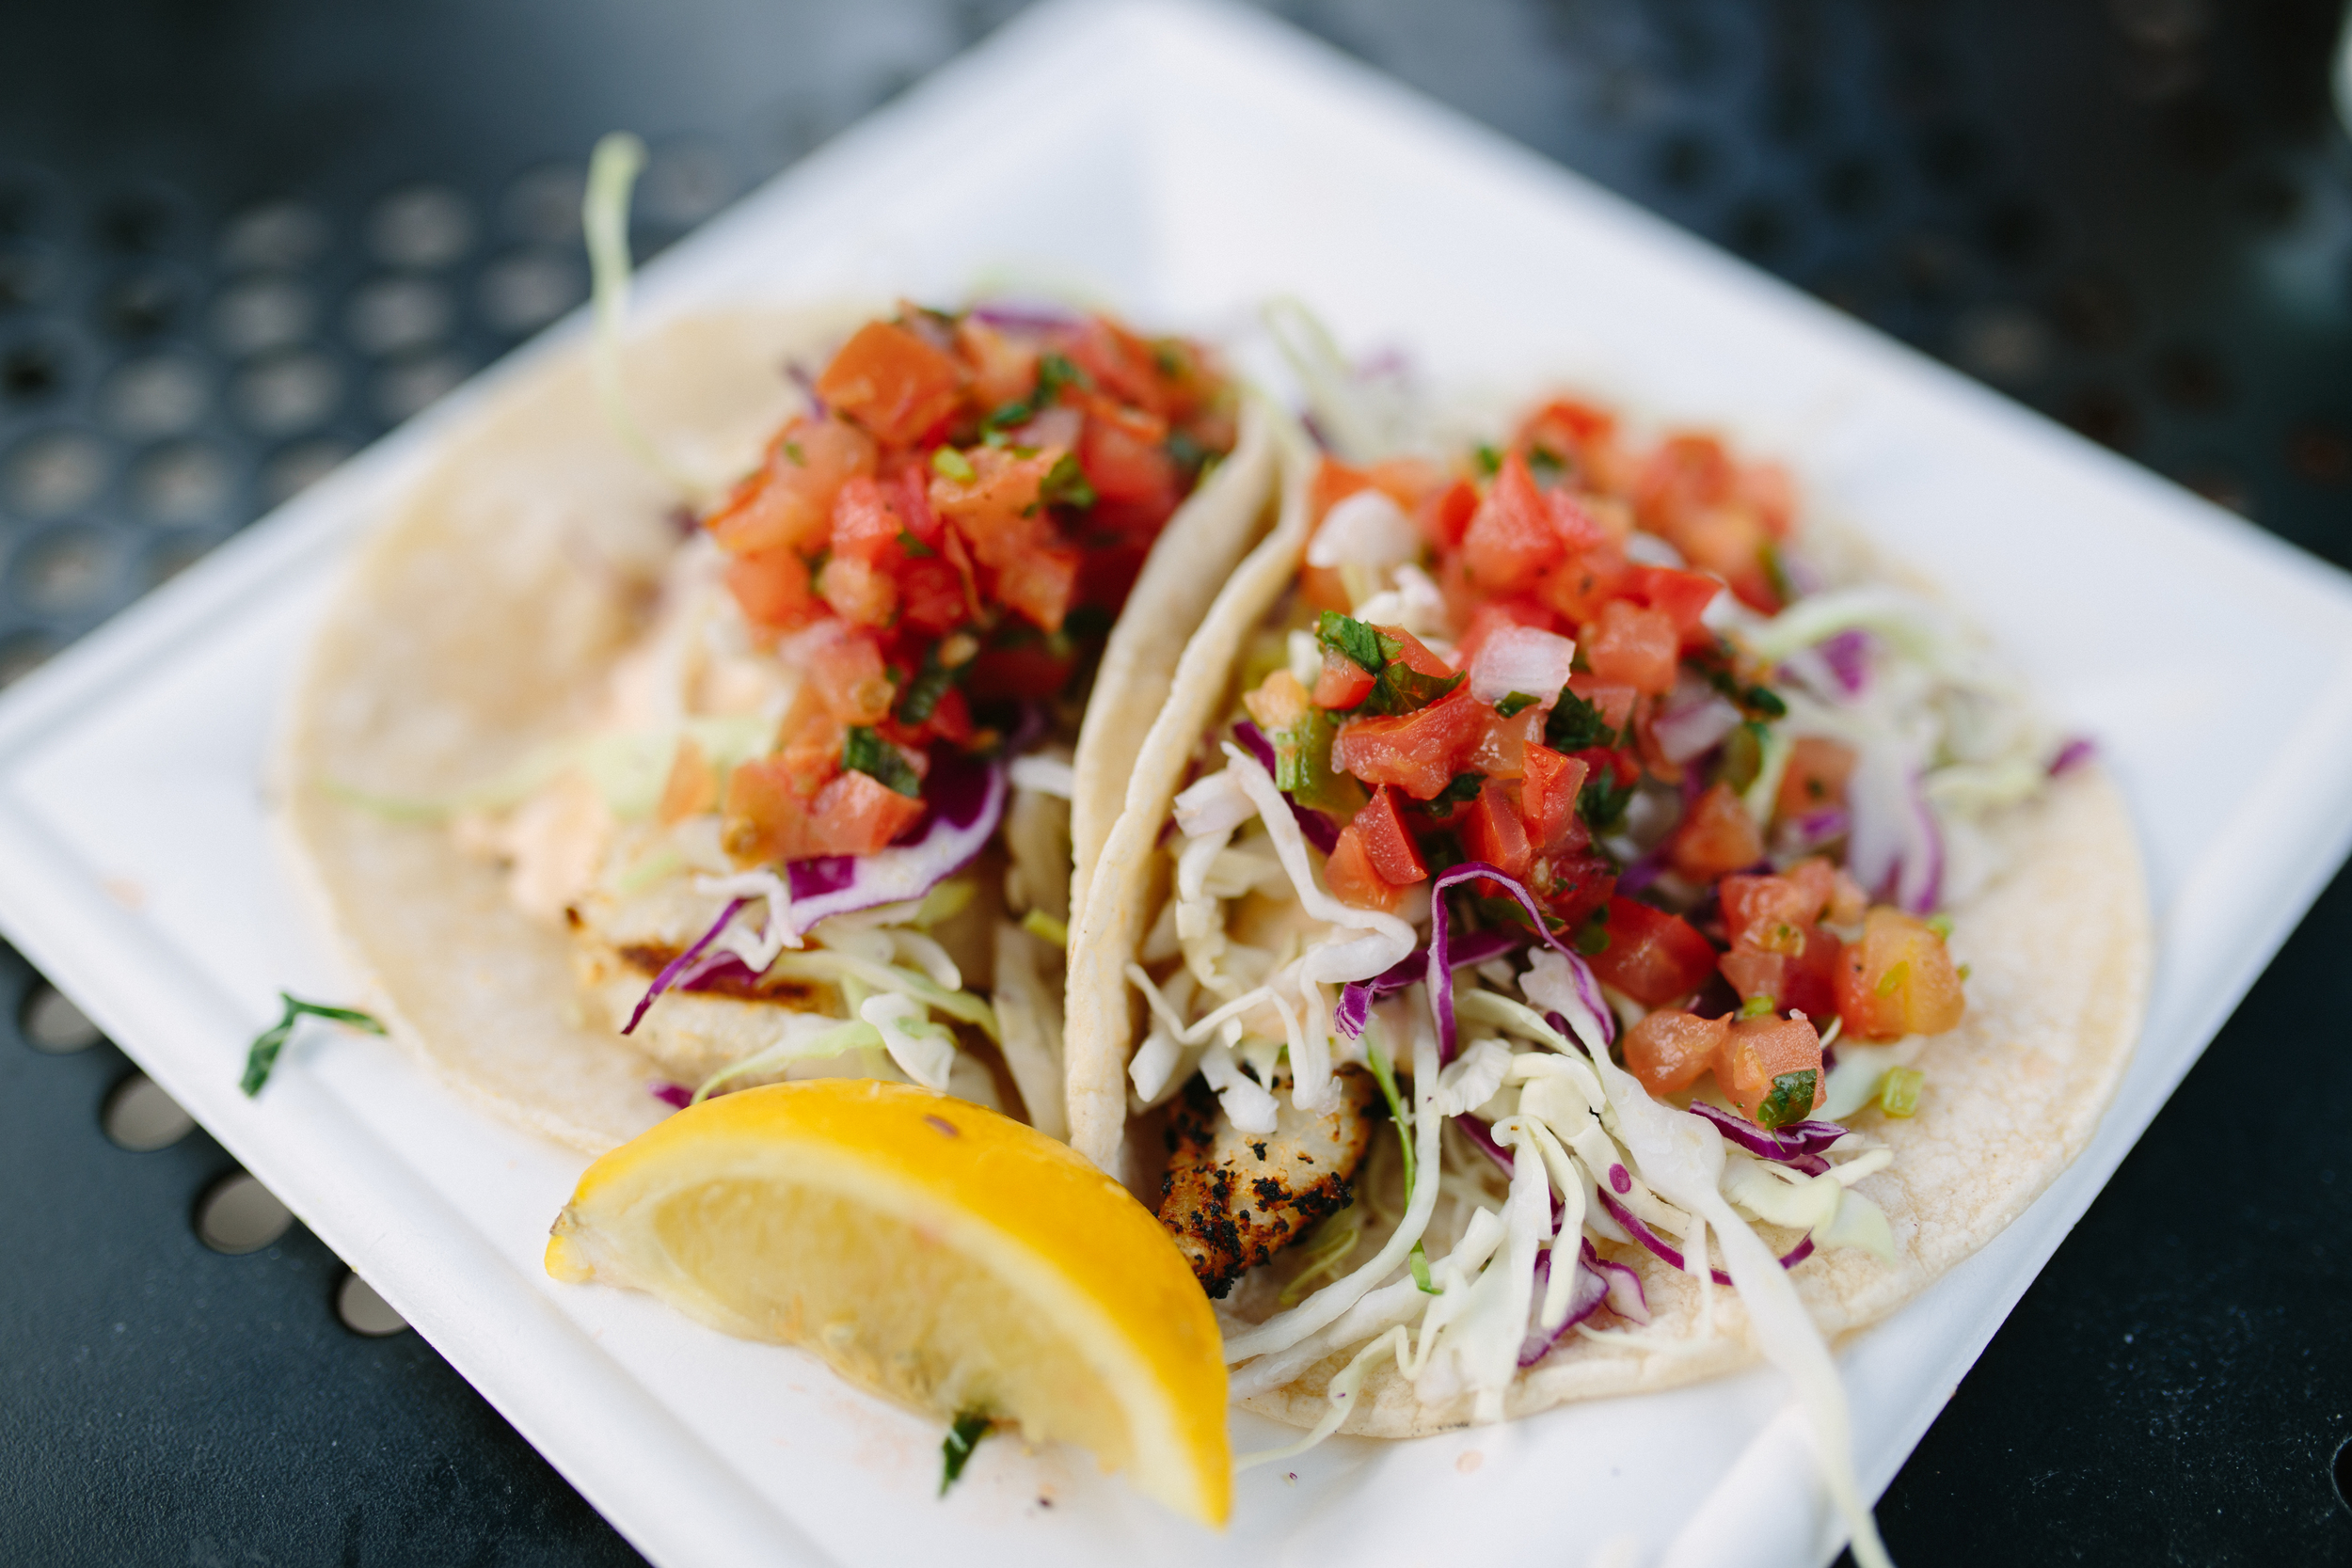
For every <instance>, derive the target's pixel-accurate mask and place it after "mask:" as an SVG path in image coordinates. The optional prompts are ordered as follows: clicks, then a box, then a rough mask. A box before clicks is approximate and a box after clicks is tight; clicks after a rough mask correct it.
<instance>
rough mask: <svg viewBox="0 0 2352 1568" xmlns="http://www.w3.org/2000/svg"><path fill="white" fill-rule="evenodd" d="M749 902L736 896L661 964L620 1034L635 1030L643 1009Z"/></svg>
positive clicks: (716, 939) (668, 986) (640, 1020)
mask: <svg viewBox="0 0 2352 1568" xmlns="http://www.w3.org/2000/svg"><path fill="white" fill-rule="evenodd" d="M750 902H751V900H750V899H748V898H738V899H737V900H735V902H733V903H731V904H729V905H728V906H727V907H726V908H725V909H723V910H722V911H719V918H718V919H716V920H714V921H712V922H711V923H710V929H709V930H707V931H705V932H704V933H703V934H702V935H701V936H698V937H696V938H695V939H694V945H693V946H691V947H690V948H688V949H687V950H686V951H685V952H683V953H680V954H679V955H678V956H677V957H676V958H672V959H671V960H670V961H669V962H668V963H666V964H663V965H662V966H661V973H660V974H657V975H655V976H654V977H653V984H652V985H650V986H647V987H646V988H645V994H644V996H641V997H639V998H638V999H637V1006H636V1007H635V1008H634V1009H633V1010H632V1011H631V1012H630V1013H629V1015H628V1022H627V1023H625V1024H623V1025H621V1033H622V1034H624V1035H627V1034H631V1033H634V1032H635V1030H636V1028H637V1025H638V1024H639V1023H640V1022H644V1017H645V1009H646V1008H647V1007H650V1006H653V1003H654V998H655V997H657V996H660V994H661V993H662V992H663V991H665V990H669V989H670V986H671V983H672V982H673V981H675V980H676V978H677V977H678V975H679V974H682V973H684V972H685V970H686V969H687V968H688V967H689V966H690V965H691V964H692V963H693V961H694V960H695V959H696V958H701V957H702V956H703V949H704V948H706V947H707V946H709V945H710V944H711V943H712V942H716V941H718V940H719V933H720V932H721V931H723V930H725V929H726V928H727V922H728V921H730V920H733V919H734V918H735V912H736V911H738V910H739V909H741V908H742V907H743V906H744V905H746V904H748V903H750Z"/></svg>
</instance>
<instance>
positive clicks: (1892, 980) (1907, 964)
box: [1870, 958, 1911, 996]
mask: <svg viewBox="0 0 2352 1568" xmlns="http://www.w3.org/2000/svg"><path fill="white" fill-rule="evenodd" d="M1910 978H1911V960H1910V959H1909V958H1904V959H1902V960H1900V961H1899V962H1898V963H1896V964H1895V965H1894V966H1893V967H1892V968H1890V969H1888V970H1887V972H1886V973H1885V974H1882V975H1880V976H1879V983H1878V984H1877V985H1875V986H1873V987H1871V988H1870V989H1871V990H1875V991H1876V992H1878V993H1879V995H1881V996H1892V995H1894V994H1895V993H1896V992H1897V991H1898V990H1901V989H1902V983H1903V982H1904V981H1905V980H1908V979H1910Z"/></svg>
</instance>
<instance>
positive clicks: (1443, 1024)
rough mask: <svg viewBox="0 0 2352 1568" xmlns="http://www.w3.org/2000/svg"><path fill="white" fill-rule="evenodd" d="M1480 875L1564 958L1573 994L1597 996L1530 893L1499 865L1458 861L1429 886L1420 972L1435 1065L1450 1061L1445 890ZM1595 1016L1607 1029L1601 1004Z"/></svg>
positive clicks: (1451, 1031) (1449, 951)
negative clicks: (1434, 1026) (1434, 1023)
mask: <svg viewBox="0 0 2352 1568" xmlns="http://www.w3.org/2000/svg"><path fill="white" fill-rule="evenodd" d="M1481 877H1484V878H1486V879H1489V880H1491V881H1493V882H1495V883H1497V884H1498V885H1500V886H1501V887H1502V888H1503V889H1504V890H1506V891H1507V892H1508V893H1509V894H1510V895H1511V896H1512V897H1514V898H1516V899H1518V901H1519V903H1520V904H1521V905H1522V906H1523V907H1525V909H1526V911H1527V915H1528V918H1529V919H1530V920H1532V921H1534V926H1535V934H1536V935H1537V936H1540V937H1542V938H1543V939H1544V941H1545V942H1549V944H1550V945H1551V948H1552V950H1553V951H1555V952H1557V953H1558V954H1560V955H1561V957H1563V958H1566V959H1567V960H1568V970H1569V973H1571V974H1574V975H1576V977H1577V988H1578V990H1579V993H1580V994H1588V995H1594V999H1595V1000H1597V994H1595V993H1593V992H1592V977H1591V975H1590V974H1589V973H1588V972H1587V971H1586V970H1585V968H1584V960H1583V959H1582V958H1578V957H1577V956H1576V950H1575V949H1574V948H1572V947H1570V946H1569V945H1568V944H1567V943H1565V942H1562V941H1561V940H1560V939H1559V938H1558V937H1556V936H1553V935H1552V934H1551V927H1550V926H1549V924H1548V923H1547V922H1546V921H1545V919H1544V911H1543V910H1542V909H1541V908H1540V907H1538V906H1537V904H1536V902H1535V895H1534V894H1532V893H1530V892H1528V891H1527V889H1526V887H1525V886H1523V885H1522V884H1521V883H1520V881H1519V879H1518V878H1517V877H1514V876H1512V875H1511V874H1510V873H1509V872H1507V871H1504V870H1503V869H1502V868H1501V867H1500V866H1493V865H1488V864H1487V863H1486V862H1485V861H1464V862H1463V863H1461V864H1459V865H1450V866H1448V867H1446V868H1445V869H1444V870H1443V871H1440V872H1438V875H1437V878H1436V879H1435V880H1433V881H1432V882H1431V883H1430V884H1429V958H1428V963H1427V968H1426V970H1425V973H1424V975H1423V977H1424V978H1425V979H1426V980H1427V981H1428V983H1429V1010H1430V1011H1431V1012H1432V1013H1434V1014H1435V1015H1436V1016H1437V1020H1438V1062H1439V1063H1440V1064H1443V1063H1446V1062H1450V1061H1452V1060H1454V957H1453V944H1452V942H1450V941H1449V940H1448V939H1447V935H1446V908H1445V890H1446V889H1448V888H1450V887H1453V886H1455V885H1456V884H1458V883H1461V882H1467V881H1470V880H1473V879H1477V878H1481ZM1599 1017H1600V1019H1601V1028H1602V1030H1603V1031H1604V1032H1609V1031H1610V1029H1611V1025H1610V1022H1609V1013H1608V1010H1607V1009H1606V1008H1603V1009H1602V1010H1601V1011H1600V1013H1599ZM1562 1032H1563V1033H1565V1032H1566V1031H1565V1030H1564V1031H1562Z"/></svg>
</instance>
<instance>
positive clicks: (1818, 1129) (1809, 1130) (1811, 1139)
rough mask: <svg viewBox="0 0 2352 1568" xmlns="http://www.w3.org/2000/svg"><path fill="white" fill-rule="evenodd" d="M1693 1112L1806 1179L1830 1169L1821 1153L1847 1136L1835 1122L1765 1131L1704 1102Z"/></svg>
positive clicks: (1762, 1157) (1696, 1103)
mask: <svg viewBox="0 0 2352 1568" xmlns="http://www.w3.org/2000/svg"><path fill="white" fill-rule="evenodd" d="M1824 1065H1825V1066H1826V1064H1824ZM1690 1109H1691V1114H1692V1116H1694V1117H1703V1118H1705V1119H1706V1120H1708V1121H1711V1122H1713V1123H1714V1124H1715V1130H1716V1131H1717V1132H1721V1133H1722V1134H1723V1135H1724V1137H1725V1138H1726V1139H1728V1140H1729V1141H1731V1142H1732V1143H1735V1144H1738V1145H1739V1146H1740V1148H1744V1149H1746V1150H1747V1151H1748V1152H1749V1153H1750V1154H1753V1155H1755V1156H1756V1158H1757V1159H1759V1160H1770V1161H1772V1162H1773V1163H1774V1164H1783V1165H1789V1166H1792V1167H1794V1168H1795V1169H1797V1170H1801V1171H1803V1172H1804V1173H1805V1175H1807V1176H1819V1175H1820V1174H1821V1173H1822V1172H1823V1171H1825V1170H1827V1169H1829V1162H1828V1161H1827V1160H1824V1159H1822V1158H1821V1151H1822V1150H1823V1149H1825V1148H1829V1146H1830V1145H1832V1144H1834V1143H1836V1141H1837V1140H1838V1139H1840V1138H1842V1137H1844V1136H1845V1135H1846V1130H1845V1129H1844V1128H1842V1127H1840V1126H1838V1125H1837V1124H1836V1122H1834V1121H1796V1122H1790V1123H1789V1124H1788V1126H1786V1127H1781V1128H1764V1127H1758V1126H1756V1123H1754V1122H1752V1121H1749V1120H1747V1119H1745V1118H1744V1117H1735V1116H1733V1115H1732V1114H1731V1113H1730V1112H1728V1111H1724V1110H1718V1109H1717V1108H1716V1107H1714V1106H1712V1105H1709V1104H1708V1103H1707V1102H1706V1101H1702V1100H1694V1101H1691V1107H1690Z"/></svg>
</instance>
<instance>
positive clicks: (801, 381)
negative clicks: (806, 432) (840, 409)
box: [784, 359, 829, 420]
mask: <svg viewBox="0 0 2352 1568" xmlns="http://www.w3.org/2000/svg"><path fill="white" fill-rule="evenodd" d="M784 373H785V374H786V375H787V376H790V377H791V378H792V385H793V386H795V387H798V388H800V389H801V390H802V392H803V394H805V395H806V396H807V398H808V411H809V412H810V413H812V414H814V415H816V416H817V417H818V419H820V420H821V419H824V418H825V417H826V416H827V414H828V412H829V410H828V409H827V408H826V407H825V400H824V399H823V398H821V397H819V396H818V394H817V378H816V377H815V376H814V375H812V374H810V373H809V369H808V367H807V366H806V365H803V364H802V363H801V362H800V361H799V360H797V359H795V360H792V361H791V362H789V363H787V365H786V366H785V367H784Z"/></svg>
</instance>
